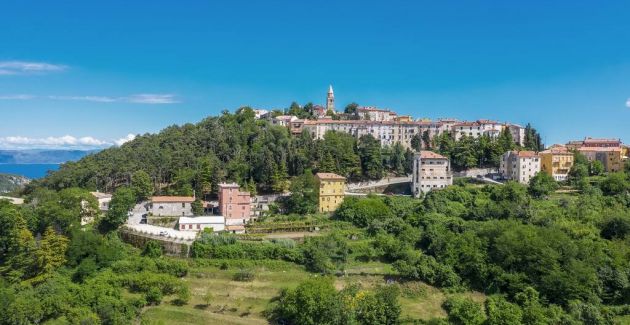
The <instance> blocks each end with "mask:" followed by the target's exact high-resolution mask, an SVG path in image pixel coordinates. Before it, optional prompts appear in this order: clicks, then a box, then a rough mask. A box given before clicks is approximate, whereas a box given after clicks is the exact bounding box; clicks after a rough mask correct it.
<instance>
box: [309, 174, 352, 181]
mask: <svg viewBox="0 0 630 325" xmlns="http://www.w3.org/2000/svg"><path fill="white" fill-rule="evenodd" d="M315 176H317V178H319V179H337V180H344V181H345V180H346V178H345V177H343V176H341V175H337V174H335V173H317V174H316V175H315Z"/></svg>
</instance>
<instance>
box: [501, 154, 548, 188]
mask: <svg viewBox="0 0 630 325" xmlns="http://www.w3.org/2000/svg"><path fill="white" fill-rule="evenodd" d="M540 163H541V161H540V156H539V155H538V154H536V153H535V152H533V151H508V152H506V153H504V154H503V156H502V157H501V166H500V167H499V172H500V173H501V175H502V176H503V178H505V179H508V180H513V181H517V182H519V183H521V184H529V180H530V179H531V178H532V177H534V176H535V175H536V174H538V172H540Z"/></svg>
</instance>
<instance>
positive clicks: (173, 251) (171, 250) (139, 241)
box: [120, 229, 190, 257]
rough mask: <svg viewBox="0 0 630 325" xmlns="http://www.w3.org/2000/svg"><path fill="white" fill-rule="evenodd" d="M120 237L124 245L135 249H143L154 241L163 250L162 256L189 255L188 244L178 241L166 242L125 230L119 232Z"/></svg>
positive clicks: (162, 239)
mask: <svg viewBox="0 0 630 325" xmlns="http://www.w3.org/2000/svg"><path fill="white" fill-rule="evenodd" d="M120 237H121V238H122V240H123V241H124V242H125V243H128V244H130V245H133V246H135V247H137V248H140V249H142V248H144V246H145V245H146V243H147V242H148V241H150V240H154V241H156V242H158V243H160V245H162V247H163V248H164V254H166V255H169V256H178V257H188V256H189V254H190V246H189V245H190V244H189V243H182V242H178V241H172V240H167V239H166V238H161V237H159V236H151V235H147V234H138V233H134V232H131V231H129V230H126V229H121V230H120Z"/></svg>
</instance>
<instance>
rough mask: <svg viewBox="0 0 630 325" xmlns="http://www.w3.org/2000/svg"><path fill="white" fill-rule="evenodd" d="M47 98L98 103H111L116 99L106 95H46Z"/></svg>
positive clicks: (116, 99)
mask: <svg viewBox="0 0 630 325" xmlns="http://www.w3.org/2000/svg"><path fill="white" fill-rule="evenodd" d="M48 98H50V99H54V100H78V101H86V102H98V103H113V102H116V101H118V98H114V97H108V96H48Z"/></svg>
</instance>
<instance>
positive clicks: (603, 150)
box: [578, 147, 622, 152]
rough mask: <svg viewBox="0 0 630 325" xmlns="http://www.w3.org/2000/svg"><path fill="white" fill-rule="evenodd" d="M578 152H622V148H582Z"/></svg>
mask: <svg viewBox="0 0 630 325" xmlns="http://www.w3.org/2000/svg"><path fill="white" fill-rule="evenodd" d="M578 151H586V152H588V151H597V152H613V151H618V152H621V151H622V149H621V147H581V148H579V149H578Z"/></svg>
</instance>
